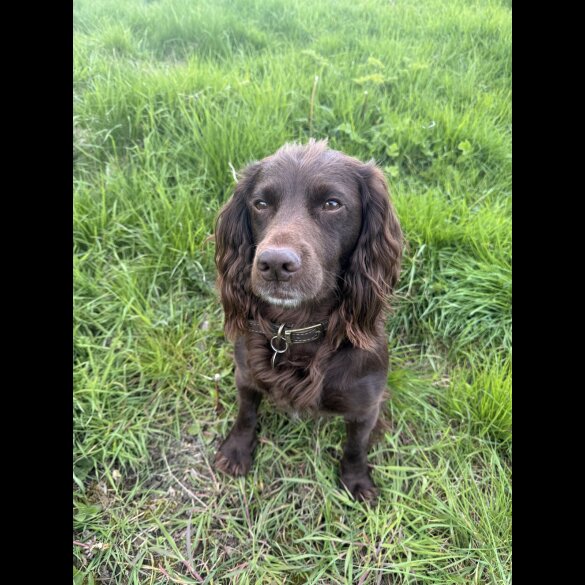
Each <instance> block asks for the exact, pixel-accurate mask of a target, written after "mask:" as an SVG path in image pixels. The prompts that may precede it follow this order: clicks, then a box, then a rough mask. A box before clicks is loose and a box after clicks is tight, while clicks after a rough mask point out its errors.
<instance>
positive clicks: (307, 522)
mask: <svg viewBox="0 0 585 585" xmlns="http://www.w3.org/2000/svg"><path fill="white" fill-rule="evenodd" d="M73 9H74V38H73V47H74V83H73V90H74V95H73V101H74V120H73V160H74V164H73V167H74V168H73V174H74V178H73V189H74V193H73V197H74V205H73V213H74V217H73V230H74V356H73V358H74V396H73V405H74V408H73V411H74V436H73V444H74V450H73V455H74V467H73V491H74V511H73V518H74V526H73V555H74V558H73V564H74V569H73V573H74V582H75V583H76V584H78V585H82V584H84V585H91V584H97V583H108V584H110V583H111V584H114V583H115V584H138V583H140V584H152V585H154V584H166V583H180V584H187V583H189V584H190V583H217V584H224V583H225V584H227V583H236V584H245V583H251V584H257V583H267V584H277V583H294V584H297V583H298V584H301V583H302V584H304V583H319V584H327V585H329V584H337V583H339V584H345V583H349V584H354V583H356V584H360V585H366V584H376V583H387V584H410V585H415V584H416V585H418V584H421V585H422V584H426V583H428V584H433V585H442V584H445V585H447V584H475V583H481V584H503V583H511V579H512V577H511V574H512V571H511V460H512V448H511V427H512V424H511V307H512V292H511V2H506V1H496V0H484V1H480V0H416V1H415V0H394V1H390V0H384V1H382V0H353V1H349V0H336V1H334V0H313V1H310V0H288V1H285V0H239V1H237V2H236V1H234V0H232V1H231V2H228V1H226V0H213V1H212V0H200V1H195V0H150V1H149V0H74V6H73ZM309 137H315V138H328V139H329V144H330V146H331V147H332V148H335V149H338V150H342V151H344V152H346V153H348V154H351V155H353V156H357V157H358V158H361V159H363V160H368V159H371V158H373V159H375V160H376V161H377V163H378V164H379V165H380V167H381V168H382V169H383V170H384V172H385V175H386V177H387V179H388V182H389V185H390V190H391V193H392V197H393V201H394V204H395V207H396V210H397V213H398V216H399V218H400V221H401V224H402V227H403V229H404V232H405V237H406V239H407V242H408V246H407V249H406V251H405V254H404V261H403V271H402V276H401V280H400V283H399V287H398V290H397V291H396V297H395V299H394V302H393V307H394V310H393V313H392V315H391V316H390V318H389V320H388V326H387V332H388V343H389V347H390V354H391V357H390V365H391V368H390V373H389V379H388V386H389V391H390V395H391V399H390V400H389V402H388V415H389V419H390V428H389V429H388V430H387V432H386V433H385V435H384V436H383V438H382V440H381V441H380V442H379V443H377V444H376V446H375V447H374V448H373V449H372V451H371V452H370V461H371V463H372V465H373V477H374V480H375V481H376V483H377V485H378V487H379V488H380V497H379V500H378V502H377V504H376V505H374V506H372V507H367V506H365V505H363V504H359V503H356V502H354V501H352V500H351V499H350V498H349V497H348V496H347V495H346V493H345V492H344V491H342V490H341V489H340V488H339V485H338V475H337V473H338V464H337V461H338V459H339V456H340V453H341V448H342V444H343V439H344V426H343V421H342V420H341V419H336V418H331V419H322V420H300V421H295V420H292V419H290V418H288V417H287V416H286V415H285V414H283V413H279V412H276V411H274V410H273V409H272V408H270V407H269V406H268V405H263V406H262V407H261V414H260V419H261V425H262V428H261V432H260V444H259V446H258V449H257V451H256V458H255V463H254V465H253V468H252V471H251V472H250V474H249V475H248V476H247V477H245V478H242V479H237V480H236V479H231V478H228V477H226V476H224V475H222V474H221V473H219V472H217V471H216V470H215V469H214V467H213V457H214V453H215V449H216V448H217V446H218V444H219V442H220V440H221V438H222V437H223V436H224V435H225V434H226V432H227V431H228V429H229V428H230V424H231V422H232V421H233V420H234V417H235V414H236V411H237V406H236V392H235V387H234V379H233V356H232V347H231V345H230V344H229V343H227V342H226V340H225V338H224V336H223V332H222V311H221V307H220V305H219V301H218V297H217V293H216V292H215V289H214V279H215V272H214V265H213V254H214V244H213V240H212V239H211V238H210V236H211V235H212V234H213V225H214V218H215V216H216V214H217V211H218V209H219V208H220V206H221V205H222V204H223V202H225V200H226V199H227V198H228V197H229V195H230V193H231V192H232V190H233V187H234V171H235V170H238V169H240V168H242V167H243V166H245V165H246V164H247V163H248V162H251V161H253V160H257V159H259V158H262V157H264V156H266V155H268V154H270V153H272V152H273V151H275V150H276V149H277V148H278V147H280V146H281V145H282V144H283V143H285V142H288V141H300V142H305V141H307V140H308V139H309Z"/></svg>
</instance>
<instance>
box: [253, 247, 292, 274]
mask: <svg viewBox="0 0 585 585" xmlns="http://www.w3.org/2000/svg"><path fill="white" fill-rule="evenodd" d="M257 266H258V270H259V271H260V274H261V275H262V278H264V280H290V277H291V276H292V274H293V272H296V271H297V270H298V269H299V268H300V267H301V259H300V258H299V257H298V255H297V254H296V253H295V252H293V250H291V249H290V248H268V249H267V250H264V251H263V252H261V253H260V255H259V256H258V260H257Z"/></svg>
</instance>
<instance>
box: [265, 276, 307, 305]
mask: <svg viewBox="0 0 585 585" xmlns="http://www.w3.org/2000/svg"><path fill="white" fill-rule="evenodd" d="M255 292H256V294H257V295H258V296H259V297H260V298H261V299H262V300H263V301H266V302H267V303H269V304H271V305H275V306H278V307H284V308H287V309H292V308H295V307H299V306H300V305H302V304H303V302H305V301H307V300H308V299H307V298H306V297H305V295H303V294H302V293H301V292H300V291H298V290H296V289H295V287H291V285H290V284H289V283H288V282H273V283H270V285H269V286H262V287H259V289H258V290H257V291H255Z"/></svg>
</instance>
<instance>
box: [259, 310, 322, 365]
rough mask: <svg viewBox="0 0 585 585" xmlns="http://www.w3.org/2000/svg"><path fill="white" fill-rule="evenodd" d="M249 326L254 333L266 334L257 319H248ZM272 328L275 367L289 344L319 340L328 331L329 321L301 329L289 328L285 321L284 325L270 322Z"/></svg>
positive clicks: (271, 341) (273, 363)
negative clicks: (278, 358) (277, 357)
mask: <svg viewBox="0 0 585 585" xmlns="http://www.w3.org/2000/svg"><path fill="white" fill-rule="evenodd" d="M248 326H249V327H250V331H252V332H253V333H260V334H262V335H264V331H263V330H262V328H261V327H260V325H259V324H258V323H257V322H256V321H248ZM270 328H271V329H272V331H273V333H274V335H273V336H272V338H271V339H270V347H271V348H272V351H273V352H274V354H273V355H272V360H271V363H272V367H273V368H274V367H275V365H276V356H278V354H280V353H284V352H285V351H286V350H287V349H288V346H289V345H294V344H297V343H308V342H309V341H317V340H318V339H319V338H321V337H322V336H323V335H324V334H325V331H327V321H321V323H317V324H316V325H310V326H309V327H302V328H299V329H287V328H286V324H285V323H282V325H278V324H277V323H270Z"/></svg>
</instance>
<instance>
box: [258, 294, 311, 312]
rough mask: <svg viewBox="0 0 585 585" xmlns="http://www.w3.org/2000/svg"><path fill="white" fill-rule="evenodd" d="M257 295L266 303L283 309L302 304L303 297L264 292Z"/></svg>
mask: <svg viewBox="0 0 585 585" xmlns="http://www.w3.org/2000/svg"><path fill="white" fill-rule="evenodd" d="M259 296H260V298H261V299H262V300H263V301H265V302H267V303H268V304H270V305H273V306H275V307H282V308H283V309H296V308H297V307H300V306H301V305H302V304H303V299H302V298H301V297H298V296H286V297H284V296H273V295H269V294H266V293H261V294H260V295H259Z"/></svg>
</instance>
